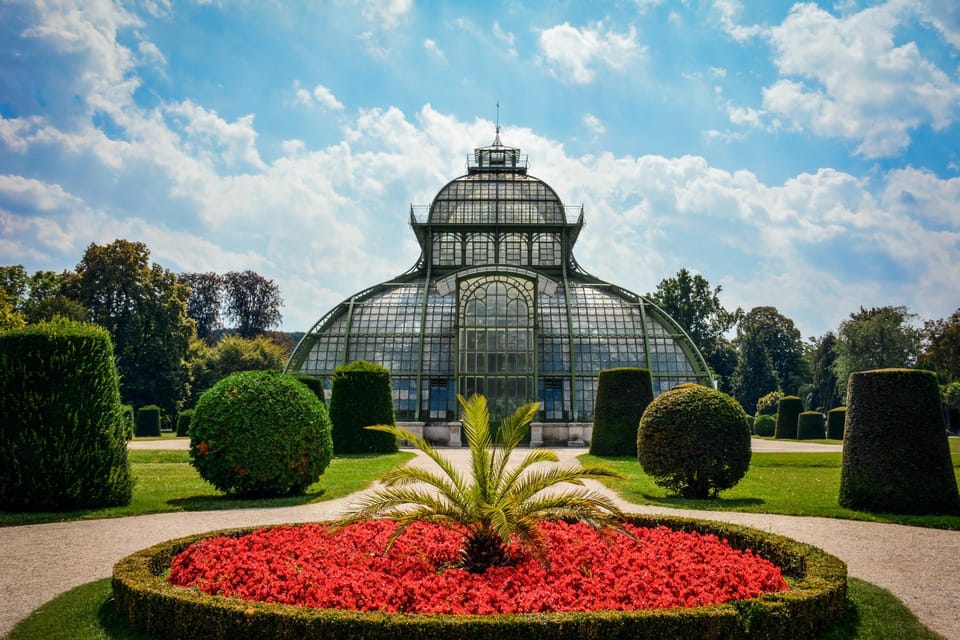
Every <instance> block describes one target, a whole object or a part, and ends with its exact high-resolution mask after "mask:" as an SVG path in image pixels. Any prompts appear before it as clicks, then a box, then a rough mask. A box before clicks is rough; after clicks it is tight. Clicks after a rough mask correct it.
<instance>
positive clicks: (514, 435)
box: [491, 402, 540, 491]
mask: <svg viewBox="0 0 960 640" xmlns="http://www.w3.org/2000/svg"><path fill="white" fill-rule="evenodd" d="M539 409H540V403H539V402H531V403H529V404H525V405H523V406H522V407H518V408H517V410H516V411H514V412H513V415H511V416H508V417H507V418H504V419H503V422H502V423H501V424H500V432H499V439H500V447H499V448H498V449H497V450H496V451H495V452H494V460H493V462H492V470H491V475H492V486H493V487H494V488H495V490H497V491H501V490H502V489H503V476H504V473H505V472H506V469H507V464H508V463H509V461H510V456H511V454H513V451H514V450H515V449H516V448H517V446H519V444H520V443H521V442H522V441H523V436H524V435H525V434H526V431H527V427H529V426H530V423H531V422H533V419H534V417H535V416H536V415H537V411H538V410H539Z"/></svg>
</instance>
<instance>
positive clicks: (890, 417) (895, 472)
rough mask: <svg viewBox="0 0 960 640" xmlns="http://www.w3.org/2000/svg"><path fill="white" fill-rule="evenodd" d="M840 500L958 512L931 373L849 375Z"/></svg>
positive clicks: (876, 507) (855, 505)
mask: <svg viewBox="0 0 960 640" xmlns="http://www.w3.org/2000/svg"><path fill="white" fill-rule="evenodd" d="M840 505H841V506H844V507H847V508H848V509H863V510H867V511H878V512H888V513H916V514H933V513H944V514H960V493H958V490H957V479H956V476H955V475H954V472H953V464H952V462H951V459H950V447H949V444H948V443H947V432H946V429H944V424H943V413H942V411H941V407H940V392H939V388H938V385H937V378H936V375H935V374H933V373H931V372H929V371H919V370H915V369H880V370H875V371H863V372H859V373H853V374H851V375H850V378H849V381H848V383H847V420H846V431H845V433H844V436H843V464H842V467H841V473H840Z"/></svg>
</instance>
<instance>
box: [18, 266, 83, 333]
mask: <svg viewBox="0 0 960 640" xmlns="http://www.w3.org/2000/svg"><path fill="white" fill-rule="evenodd" d="M76 277H77V275H76V274H75V273H73V272H71V271H64V272H62V273H55V272H53V271H37V272H36V273H34V274H33V275H32V276H30V278H29V280H28V282H27V284H28V287H29V289H30V294H29V296H28V297H27V299H26V301H25V302H24V304H23V313H24V315H25V316H26V318H27V322H30V323H35V322H43V321H49V320H53V319H54V318H56V317H62V318H67V319H69V320H77V321H85V320H87V318H88V317H89V312H88V311H87V309H86V307H84V306H83V304H81V303H80V302H79V301H77V300H74V299H73V298H71V297H69V295H68V290H69V288H70V283H71V282H73V281H74V280H75V279H76Z"/></svg>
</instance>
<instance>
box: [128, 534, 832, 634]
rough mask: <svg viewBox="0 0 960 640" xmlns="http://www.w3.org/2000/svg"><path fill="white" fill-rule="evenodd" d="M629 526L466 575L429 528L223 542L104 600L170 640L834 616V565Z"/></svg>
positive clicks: (773, 628) (136, 579)
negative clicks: (542, 557)
mask: <svg viewBox="0 0 960 640" xmlns="http://www.w3.org/2000/svg"><path fill="white" fill-rule="evenodd" d="M631 523H632V525H634V526H635V527H636V528H635V529H633V530H634V531H635V532H636V535H637V541H636V542H634V541H631V540H630V539H629V538H626V537H625V536H622V534H610V535H609V536H604V537H605V538H606V539H601V538H598V537H597V536H596V534H594V533H593V532H592V530H591V529H589V528H588V527H583V526H581V525H568V524H555V525H544V530H543V531H544V535H545V536H546V537H547V539H548V541H549V547H550V549H549V550H550V556H549V557H550V559H551V562H552V564H551V566H550V567H549V568H544V567H543V566H541V565H540V564H539V563H538V562H536V561H535V560H531V559H525V558H522V557H518V558H517V560H518V562H517V564H516V566H514V567H506V568H493V569H489V570H488V571H487V572H486V573H484V574H481V575H473V574H469V573H468V572H465V571H461V570H457V569H451V568H449V567H450V566H451V565H452V564H453V563H454V561H455V559H456V549H457V548H458V544H457V543H458V539H457V538H456V535H455V534H451V533H450V532H447V531H445V530H442V529H439V528H435V527H432V526H428V525H420V524H418V525H415V526H414V527H411V529H410V530H409V531H408V532H407V533H405V534H404V535H403V536H401V537H400V538H399V539H398V541H397V543H396V544H395V545H394V547H393V549H392V550H391V551H390V553H389V554H388V555H387V556H385V557H384V556H383V555H382V551H383V548H384V546H385V542H386V540H387V538H388V537H389V534H390V532H391V531H392V527H393V525H392V524H390V523H383V522H367V523H361V524H360V525H354V526H353V527H351V528H348V529H346V530H344V531H343V532H341V533H340V534H339V535H337V536H334V537H331V536H330V535H329V533H328V532H327V530H326V527H325V526H324V525H303V526H281V527H274V528H270V529H246V530H234V531H226V532H219V533H218V534H216V535H211V534H207V535H203V536H193V537H190V538H183V539H180V540H174V541H171V542H167V543H163V544H161V545H157V546H156V547H153V548H151V549H147V550H144V551H141V552H138V553H136V554H133V555H131V556H129V557H127V558H125V559H123V560H122V561H120V562H119V563H118V564H117V566H116V567H115V569H114V580H113V586H114V596H115V599H116V602H117V605H118V607H119V609H120V611H121V612H122V614H123V615H124V616H125V617H126V618H127V619H128V620H130V621H131V622H132V623H134V624H135V625H137V626H140V627H142V628H144V629H145V630H146V631H148V632H149V633H152V634H153V635H155V636H156V637H158V638H184V639H189V638H210V639H217V638H236V637H270V638H281V639H286V638H289V639H293V638H304V639H305V638H317V639H320V638H338V639H344V638H393V637H407V638H439V637H457V638H458V640H466V639H469V638H476V639H481V638H483V639H487V638H502V637H524V638H571V639H573V638H585V637H595V638H600V637H603V638H618V637H624V638H626V637H630V638H657V639H666V638H677V637H689V638H707V639H709V638H717V639H720V638H723V639H733V638H815V637H817V636H818V635H819V634H820V633H821V632H822V631H823V630H824V629H827V628H829V627H831V626H833V625H834V624H835V623H836V622H837V621H839V620H840V619H841V618H842V616H843V614H844V610H845V603H846V566H845V565H844V564H843V563H842V562H841V561H839V560H838V559H837V558H835V557H833V556H830V555H828V554H826V553H824V552H823V551H821V550H819V549H816V548H814V547H810V546H808V545H803V544H800V543H798V542H796V541H792V540H789V539H787V538H782V537H779V536H774V535H771V534H767V533H763V532H760V531H756V530H753V529H747V528H742V527H734V526H730V525H723V524H719V523H708V522H703V521H694V520H681V519H670V518H639V517H635V518H631ZM331 541H335V542H336V543H337V544H338V545H340V546H339V547H338V548H335V549H334V548H330V547H328V546H326V545H328V544H330V543H331ZM211 560H213V561H214V562H213V564H209V565H207V564H206V563H207V562H209V561H211ZM774 565H775V566H774ZM781 572H782V575H783V576H786V577H787V578H788V580H789V582H790V587H789V588H788V589H785V586H786V585H785V584H784V581H783V577H781V575H780V573H781ZM168 576H169V578H170V581H177V582H180V581H183V584H192V585H193V586H191V587H189V588H184V587H181V586H175V585H173V584H171V582H169V581H168V580H167V577H168ZM765 591H766V592H765ZM764 592H765V593H764ZM208 593H210V594H218V595H208ZM246 598H253V599H254V600H248V599H246ZM720 602H725V604H717V603H720ZM708 603H713V604H708ZM299 605H308V606H299ZM663 607H668V608H663ZM597 609H600V610H597ZM413 611H418V612H422V613H411V612H413ZM540 612H544V613H540ZM490 614H493V615H490Z"/></svg>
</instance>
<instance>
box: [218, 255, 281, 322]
mask: <svg viewBox="0 0 960 640" xmlns="http://www.w3.org/2000/svg"><path fill="white" fill-rule="evenodd" d="M223 286H224V293H225V294H226V299H227V317H228V318H230V319H231V320H233V321H234V322H235V323H236V327H237V333H239V334H240V336H241V337H243V338H254V337H256V336H257V335H259V334H261V333H263V332H264V331H266V330H268V329H272V328H274V327H278V326H280V321H281V319H282V315H281V313H280V308H281V307H282V306H283V299H282V298H281V297H280V287H278V286H277V284H276V283H275V282H274V281H273V280H268V279H267V278H264V277H263V276H261V275H260V274H258V273H256V272H254V271H250V270H247V271H231V272H230V273H228V274H226V275H225V276H224V277H223Z"/></svg>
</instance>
